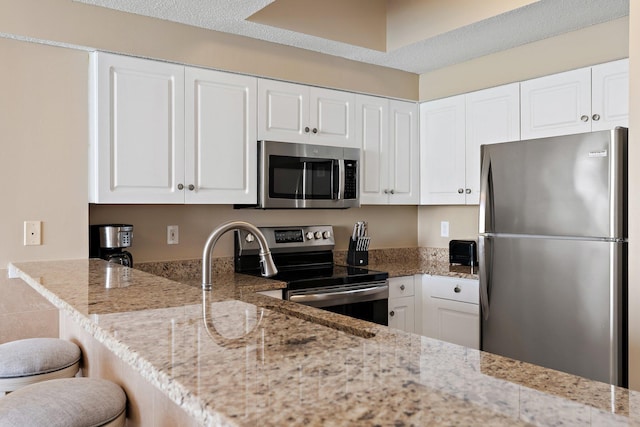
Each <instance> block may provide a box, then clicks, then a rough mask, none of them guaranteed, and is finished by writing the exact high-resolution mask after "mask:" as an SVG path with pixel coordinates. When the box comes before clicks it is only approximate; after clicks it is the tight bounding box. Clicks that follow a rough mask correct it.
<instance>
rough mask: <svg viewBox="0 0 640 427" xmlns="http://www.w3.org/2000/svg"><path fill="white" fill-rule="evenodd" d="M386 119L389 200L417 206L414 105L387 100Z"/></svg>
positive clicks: (418, 191)
mask: <svg viewBox="0 0 640 427" xmlns="http://www.w3.org/2000/svg"><path fill="white" fill-rule="evenodd" d="M389 118H390V120H391V121H390V123H389V132H390V133H389V189H388V191H389V203H390V204H396V205H417V204H418V203H419V201H420V139H419V138H418V126H419V120H418V105H417V104H416V103H414V102H406V101H397V100H390V101H389ZM383 192H384V191H383Z"/></svg>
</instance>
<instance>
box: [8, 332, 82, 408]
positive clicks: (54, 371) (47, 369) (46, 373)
mask: <svg viewBox="0 0 640 427" xmlns="http://www.w3.org/2000/svg"><path fill="white" fill-rule="evenodd" d="M81 355H82V354H81V351H80V348H79V347H78V346H77V345H76V344H74V343H72V342H70V341H65V340H62V339H58V338H28V339H23V340H17V341H10V342H7V343H4V344H0V396H3V395H4V394H5V393H9V392H12V391H14V390H17V389H19V388H21V387H24V386H26V385H29V384H33V383H37V382H40V381H46V380H51V379H56V378H69V377H73V376H75V375H76V373H77V372H78V369H79V367H80V357H81ZM1 399H2V397H0V400H1Z"/></svg>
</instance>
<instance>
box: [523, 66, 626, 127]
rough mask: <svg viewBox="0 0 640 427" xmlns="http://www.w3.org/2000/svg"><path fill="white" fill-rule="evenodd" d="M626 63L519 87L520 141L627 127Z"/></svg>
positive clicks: (595, 67)
mask: <svg viewBox="0 0 640 427" xmlns="http://www.w3.org/2000/svg"><path fill="white" fill-rule="evenodd" d="M628 70H629V65H628V60H626V59H624V60H620V61H615V62H610V63H606V64H602V65H596V66H594V67H587V68H581V69H578V70H573V71H567V72H564V73H559V74H554V75H551V76H545V77H540V78H538V79H533V80H528V81H526V82H522V84H521V97H522V117H521V121H522V139H531V138H542V137H548V136H557V135H567V134H572V133H581V132H591V131H594V130H602V129H611V128H613V127H615V126H628V109H629V100H628V82H629V72H628Z"/></svg>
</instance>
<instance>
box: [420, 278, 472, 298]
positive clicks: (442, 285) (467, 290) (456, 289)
mask: <svg viewBox="0 0 640 427" xmlns="http://www.w3.org/2000/svg"><path fill="white" fill-rule="evenodd" d="M478 288H479V285H478V281H477V280H472V279H456V278H450V277H438V278H437V279H436V280H432V281H430V283H429V289H428V292H429V295H430V296H431V297H435V298H444V299H449V300H453V301H460V302H467V303H471V304H478V303H479V298H480V297H479V293H478Z"/></svg>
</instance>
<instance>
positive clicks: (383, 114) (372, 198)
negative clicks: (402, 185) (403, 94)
mask: <svg viewBox="0 0 640 427" xmlns="http://www.w3.org/2000/svg"><path fill="white" fill-rule="evenodd" d="M388 124H389V100H388V99H385V98H377V97H373V96H366V95H357V96H356V139H357V141H358V145H359V146H360V147H361V149H362V152H361V156H360V203H362V204H365V205H380V204H387V203H388V201H389V196H388V195H387V194H386V193H385V192H384V191H385V190H387V191H388V188H389V186H388V180H389V151H388V150H389V128H388Z"/></svg>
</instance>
